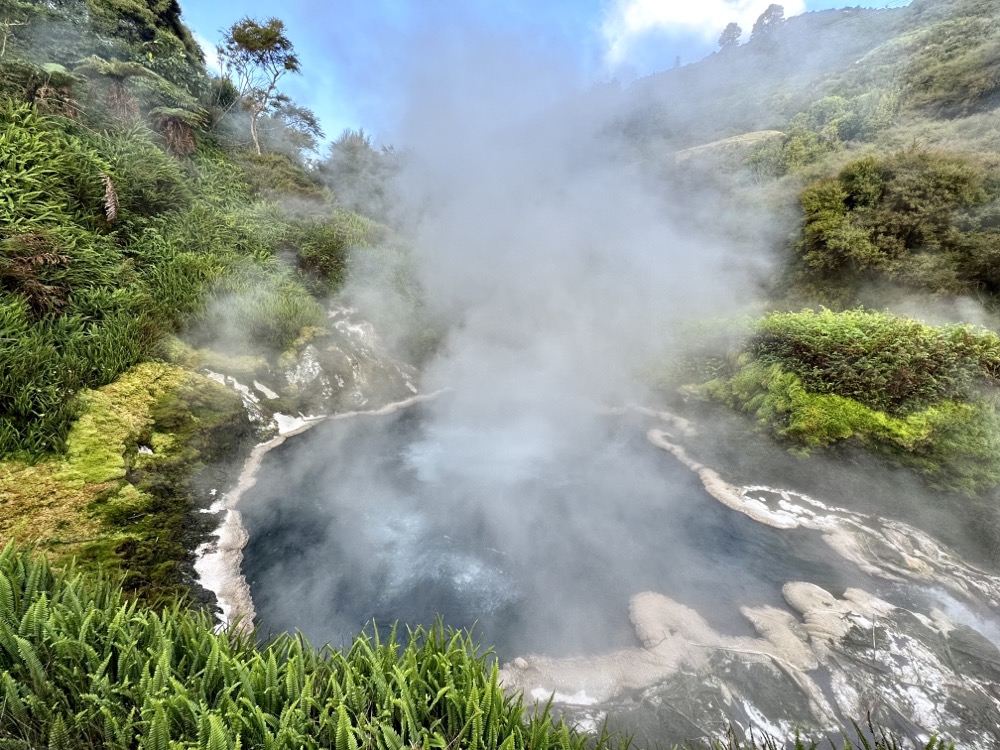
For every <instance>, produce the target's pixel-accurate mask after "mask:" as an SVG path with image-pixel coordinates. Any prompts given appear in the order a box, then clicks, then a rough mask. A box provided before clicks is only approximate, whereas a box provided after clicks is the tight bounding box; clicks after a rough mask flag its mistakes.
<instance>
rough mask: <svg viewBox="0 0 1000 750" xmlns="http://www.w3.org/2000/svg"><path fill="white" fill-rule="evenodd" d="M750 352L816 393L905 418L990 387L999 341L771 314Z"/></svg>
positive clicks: (969, 330) (904, 322) (954, 330)
mask: <svg viewBox="0 0 1000 750" xmlns="http://www.w3.org/2000/svg"><path fill="white" fill-rule="evenodd" d="M747 348H748V351H749V352H750V353H751V354H752V355H753V356H754V357H755V358H756V359H759V360H761V361H763V362H769V363H775V364H778V365H780V366H781V367H782V368H783V369H784V370H786V371H789V372H792V373H795V374H796V375H797V376H799V377H800V378H802V382H803V385H804V386H805V387H806V388H807V389H808V390H809V391H812V392H814V393H831V394H836V395H838V396H843V397H845V398H851V399H854V400H855V401H858V402H859V403H862V404H865V405H867V406H869V407H871V408H873V409H878V410H880V411H886V412H889V413H892V414H906V413H908V412H912V411H915V410H917V409H922V408H925V407H927V406H929V405H931V404H933V403H936V402H938V401H941V400H943V399H956V398H958V399H964V398H969V397H971V396H972V395H973V387H974V385H975V384H976V383H977V381H984V380H985V381H989V382H993V383H996V382H997V380H996V378H997V375H998V373H1000V370H998V368H1000V337H998V336H997V335H996V334H995V333H993V332H991V331H987V330H986V329H981V328H975V327H973V326H958V325H953V326H941V327H932V326H926V325H923V324H922V323H919V322H918V321H915V320H911V319H909V318H899V317H895V316H893V315H889V314H887V313H879V312H873V311H869V310H849V311H846V312H842V313H834V312H832V311H830V310H822V311H820V312H814V311H810V310H805V311H802V312H799V313H774V314H772V315H769V316H767V317H765V318H763V319H762V320H761V321H759V322H758V324H757V326H756V328H755V330H754V332H753V334H752V335H751V337H750V340H749V344H748V347H747Z"/></svg>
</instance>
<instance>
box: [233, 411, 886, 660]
mask: <svg viewBox="0 0 1000 750" xmlns="http://www.w3.org/2000/svg"><path fill="white" fill-rule="evenodd" d="M425 409H426V407H414V408H412V409H410V410H407V411H405V412H401V413H398V414H395V415H392V416H385V417H362V418H356V419H353V420H345V421H338V422H330V423H326V424H323V425H320V426H318V427H316V428H315V429H313V430H312V431H310V432H308V433H306V434H304V435H301V436H298V437H296V438H295V439H293V440H290V441H288V442H287V443H286V444H285V445H283V446H281V447H279V448H277V449H275V450H274V451H272V452H271V453H270V454H269V455H268V456H267V458H266V459H265V461H264V464H263V465H262V467H261V470H260V474H259V479H258V482H257V484H256V486H255V487H254V488H253V489H252V490H251V491H249V492H248V493H247V494H246V495H245V496H244V498H243V500H242V501H241V510H242V511H243V512H244V515H245V522H246V525H247V528H248V531H249V533H250V543H249V545H248V547H247V549H246V551H245V563H244V569H245V572H246V577H247V579H248V581H249V583H250V586H251V590H252V592H253V597H254V601H255V604H256V610H257V613H258V620H259V623H260V624H261V626H262V628H263V629H264V631H265V632H278V631H283V630H294V629H301V630H302V631H304V632H305V633H306V635H307V636H309V637H310V639H311V640H313V641H315V642H326V641H330V642H333V643H335V644H339V643H343V642H346V641H348V640H350V639H351V638H352V636H354V635H355V634H357V633H358V632H360V631H361V630H362V629H364V628H365V626H366V625H367V624H368V623H370V622H372V621H375V622H376V623H377V624H378V626H379V627H380V629H382V628H386V629H387V628H388V627H389V626H390V625H391V623H393V622H395V621H399V622H400V623H401V624H402V623H405V624H407V625H416V624H428V623H431V622H433V621H434V618H435V616H436V615H437V614H440V615H441V616H442V617H443V618H444V620H445V622H446V623H448V624H449V625H453V626H457V627H469V626H471V625H473V623H476V624H477V625H476V628H477V631H476V632H477V633H478V634H479V636H480V638H481V639H482V640H483V641H484V642H485V643H488V644H491V645H493V646H495V648H496V650H497V652H498V654H499V655H500V656H501V658H505V659H506V658H512V657H514V656H516V655H518V654H523V653H526V652H540V653H546V654H550V655H564V654H570V653H578V652H598V651H605V650H607V649H608V648H610V647H616V646H628V645H634V643H635V636H634V633H633V630H632V627H631V625H630V624H629V621H628V601H629V598H630V597H631V596H632V595H634V594H636V593H638V592H641V591H647V590H651V591H656V592H661V593H665V594H667V595H668V596H670V597H673V598H675V599H677V600H679V601H681V602H683V603H686V604H689V605H691V606H693V607H695V608H696V609H698V611H699V612H701V613H702V614H703V615H704V616H705V617H706V618H707V619H708V620H709V621H710V622H711V623H712V624H713V625H714V626H715V627H717V628H719V629H721V630H723V631H725V632H729V633H733V634H744V633H747V634H749V631H748V630H746V627H747V626H746V624H745V621H744V620H743V618H741V617H740V615H739V612H738V607H739V606H740V605H743V604H773V605H777V606H783V600H782V598H781V585H782V584H784V583H785V582H786V581H789V580H793V579H794V580H805V581H811V582H814V583H817V584H820V585H823V586H825V587H827V588H828V589H830V590H833V591H837V590H839V589H841V588H842V587H844V586H846V585H853V584H857V583H859V582H861V583H864V580H863V579H862V577H861V574H860V573H858V572H857V571H856V570H854V569H853V568H850V567H849V566H848V565H847V564H846V563H845V562H844V561H843V560H842V558H840V557H839V556H837V555H836V554H834V553H832V552H831V551H829V550H828V548H827V546H826V545H825V544H823V543H822V542H821V541H820V539H819V537H818V535H817V534H816V533H815V532H811V531H805V530H795V531H791V532H789V531H779V530H776V529H772V528H769V527H767V526H763V525H761V524H758V523H755V522H754V521H751V520H750V519H748V518H746V517H745V516H743V515H741V514H739V513H736V512H733V511H731V510H729V509H728V508H725V507H723V506H722V505H720V504H719V503H718V502H717V501H716V500H715V499H713V498H711V497H709V496H708V495H707V494H706V493H705V491H704V489H703V488H702V485H701V483H700V482H699V481H698V479H697V478H696V477H695V476H694V475H693V474H692V473H691V472H690V471H689V470H688V469H687V468H685V467H683V466H682V465H680V464H679V463H677V462H676V461H675V460H674V459H673V458H672V457H671V456H669V455H667V454H665V453H664V452H663V451H662V450H658V449H656V448H655V447H653V446H652V445H650V444H649V443H648V442H647V441H646V440H645V438H644V435H643V432H644V430H643V429H642V425H641V424H639V423H638V422H637V421H635V420H630V419H623V418H618V417H608V418H606V419H603V420H601V421H600V423H599V425H598V428H597V429H595V430H592V431H589V432H586V431H585V434H581V435H579V436H577V438H578V439H576V440H574V441H571V442H570V446H571V448H570V449H568V450H566V449H564V450H562V451H560V452H559V454H558V455H557V456H545V457H541V458H539V460H538V461H536V462H534V463H532V462H528V464H527V465H529V466H531V467H532V468H533V470H532V471H527V472H526V471H525V470H524V466H525V465H526V464H525V462H524V461H522V460H518V461H514V462H511V461H510V458H511V457H510V453H511V451H513V452H514V453H518V452H519V451H521V452H530V451H531V446H530V444H526V445H523V446H514V447H512V448H511V447H508V448H506V449H505V452H504V453H503V454H498V455H497V456H495V457H494V458H495V463H494V464H493V465H492V467H491V471H492V472H493V473H492V474H491V472H490V471H484V470H482V467H480V468H479V470H477V471H476V472H475V476H476V477H477V479H476V481H469V479H468V476H466V475H462V476H459V475H453V474H449V473H448V472H447V471H442V470H441V469H440V461H437V460H436V459H437V458H439V456H438V454H439V452H440V451H441V450H442V444H443V442H442V440H441V439H440V436H436V435H435V434H434V432H433V429H432V423H431V422H430V421H429V420H428V419H426V414H425ZM469 437H470V439H471V437H472V436H471V435H470V436H469ZM444 442H447V441H444ZM317 456H319V457H320V459H321V460H317ZM519 458H523V457H519ZM508 464H510V465H511V466H513V467H516V475H515V476H513V477H511V476H510V475H509V474H505V467H507V466H508ZM511 471H512V472H513V471H514V469H513V468H512V469H511ZM869 583H870V582H869Z"/></svg>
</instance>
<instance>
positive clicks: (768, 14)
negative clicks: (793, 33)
mask: <svg viewBox="0 0 1000 750" xmlns="http://www.w3.org/2000/svg"><path fill="white" fill-rule="evenodd" d="M784 20H785V9H784V8H783V7H782V6H780V5H775V4H773V3H772V4H771V5H768V6H767V10H765V11H764V12H763V13H761V14H760V16H759V17H758V18H757V20H756V21H755V22H754V25H753V31H751V32H750V38H751V39H756V38H758V37H763V36H764V35H765V34H769V33H771V32H772V31H774V30H775V29H776V28H777V27H778V26H780V25H781V23H782V22H783V21H784Z"/></svg>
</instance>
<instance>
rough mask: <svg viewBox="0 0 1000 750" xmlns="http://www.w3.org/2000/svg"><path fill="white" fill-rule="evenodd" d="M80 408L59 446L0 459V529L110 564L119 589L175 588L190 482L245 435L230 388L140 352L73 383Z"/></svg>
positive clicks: (148, 592)
mask: <svg viewBox="0 0 1000 750" xmlns="http://www.w3.org/2000/svg"><path fill="white" fill-rule="evenodd" d="M80 407H81V414H80V417H79V419H78V420H77V421H76V422H75V423H74V425H73V427H72V429H71V430H70V434H69V438H68V441H67V451H66V454H65V456H63V457H58V458H52V459H48V460H45V461H39V462H37V463H35V464H33V465H29V464H25V463H21V462H16V461H6V462H0V534H2V535H3V536H4V537H5V538H8V539H10V538H15V539H22V540H25V541H30V542H33V543H37V544H39V545H40V547H41V548H42V549H46V550H49V551H51V552H53V553H55V554H57V555H60V556H62V555H71V554H72V555H75V556H77V557H78V559H79V560H81V561H82V562H83V564H85V565H101V566H105V567H107V566H112V567H117V568H121V569H122V570H123V571H124V575H125V585H126V587H127V588H129V589H130V590H134V591H138V592H140V593H142V594H143V595H144V596H145V597H146V598H148V599H160V598H167V599H169V598H171V597H173V596H176V595H179V594H181V593H183V587H182V579H181V574H180V568H179V565H180V563H181V562H182V561H184V559H185V557H186V555H187V546H186V545H185V543H184V539H183V534H184V530H185V526H186V524H187V521H188V518H189V516H190V513H191V510H192V503H193V502H194V498H193V496H192V494H191V490H190V486H189V484H190V480H191V478H192V476H193V475H194V474H196V473H197V472H198V471H199V470H200V469H201V468H202V467H203V466H204V465H206V464H208V463H211V462H215V461H217V460H220V459H221V458H224V457H225V454H226V453H227V452H230V451H232V450H234V449H235V448H236V447H238V445H239V443H240V437H241V435H245V434H246V433H247V430H248V426H247V424H246V416H245V413H244V411H243V406H242V402H241V400H240V398H239V396H238V395H236V394H235V393H233V392H231V391H229V390H227V389H226V388H223V387H222V386H220V385H219V384H217V383H215V382H213V381H211V380H209V379H208V378H205V377H203V376H201V375H198V374H196V373H193V372H190V371H188V370H184V369H182V368H180V367H177V366H175V365H169V364H165V363H154V362H149V363H145V364H142V365H139V366H137V367H135V368H133V369H132V370H130V371H129V372H127V373H126V374H125V375H123V376H122V377H121V378H119V379H118V380H117V381H115V382H114V383H112V384H110V385H108V386H105V387H103V388H101V389H98V390H93V391H90V390H87V391H83V392H82V393H81V395H80ZM140 445H141V446H145V447H147V448H152V451H153V452H152V454H151V455H150V454H143V453H139V451H138V448H139V446H140Z"/></svg>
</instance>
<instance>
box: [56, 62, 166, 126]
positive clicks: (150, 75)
mask: <svg viewBox="0 0 1000 750" xmlns="http://www.w3.org/2000/svg"><path fill="white" fill-rule="evenodd" d="M73 72H74V73H81V74H83V75H85V76H87V77H88V78H92V79H105V80H107V81H108V82H109V84H110V86H109V88H108V93H107V98H106V101H107V105H108V109H109V110H110V112H111V116H112V117H114V118H115V119H116V120H134V119H135V118H136V117H138V116H139V102H138V100H136V98H135V96H134V95H133V94H132V92H131V91H129V90H128V85H127V84H126V81H128V80H129V79H131V78H147V79H150V80H153V81H162V80H163V79H162V78H161V77H160V76H158V75H157V74H156V73H154V72H153V71H151V70H150V69H149V68H147V67H145V66H144V65H142V64H141V63H137V62H130V61H128V60H105V59H104V58H102V57H98V56H97V55H90V56H89V57H85V58H84V59H83V60H79V61H78V62H77V64H76V67H75V68H73Z"/></svg>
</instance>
